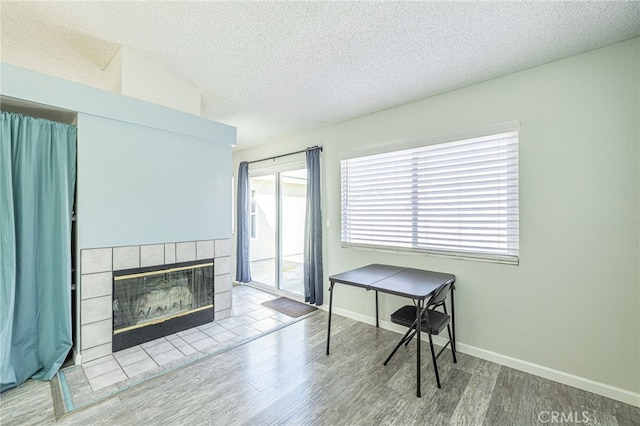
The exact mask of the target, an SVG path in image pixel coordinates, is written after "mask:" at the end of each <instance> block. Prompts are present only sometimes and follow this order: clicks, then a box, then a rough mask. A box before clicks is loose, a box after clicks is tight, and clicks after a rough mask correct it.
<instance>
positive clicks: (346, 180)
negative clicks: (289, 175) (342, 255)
mask: <svg viewBox="0 0 640 426" xmlns="http://www.w3.org/2000/svg"><path fill="white" fill-rule="evenodd" d="M341 169H342V170H341V171H342V176H341V182H342V201H341V204H342V223H341V225H342V244H343V246H346V247H369V248H381V249H392V250H406V251H419V252H426V253H431V254H440V255H451V256H456V257H462V258H477V259H484V260H491V261H498V262H505V263H513V264H517V263H518V249H519V238H518V235H519V225H518V133H517V132H509V133H501V134H496V135H491V136H485V137H478V138H473V139H465V140H461V141H455V142H448V143H440V144H436V145H429V146H423V147H419V148H413V149H406V150H402V151H395V152H388V153H383V154H377V155H370V156H366V157H359V158H352V159H347V160H343V161H342V162H341Z"/></svg>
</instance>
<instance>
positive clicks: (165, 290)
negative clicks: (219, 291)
mask: <svg viewBox="0 0 640 426" xmlns="http://www.w3.org/2000/svg"><path fill="white" fill-rule="evenodd" d="M213 276H214V272H213V259H203V260H198V261H194V262H183V263H175V264H172V265H161V266H154V267H148V268H137V269H128V270H121V271H114V272H113V339H112V351H113V352H116V351H119V350H122V349H126V348H129V347H131V346H135V345H139V344H142V343H145V342H148V341H151V340H155V339H158V338H160V337H163V336H166V335H169V334H173V333H177V332H179V331H182V330H186V329H188V328H192V327H196V326H198V325H202V324H205V323H207V322H212V321H213V319H214V309H213V308H214V307H213V300H214V288H213V283H214V279H213Z"/></svg>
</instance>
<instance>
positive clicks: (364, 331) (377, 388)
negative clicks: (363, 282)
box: [0, 311, 640, 426]
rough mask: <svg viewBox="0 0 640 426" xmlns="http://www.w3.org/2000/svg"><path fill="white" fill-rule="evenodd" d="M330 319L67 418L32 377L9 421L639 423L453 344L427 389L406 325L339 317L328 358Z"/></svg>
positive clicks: (5, 408) (16, 397)
mask: <svg viewBox="0 0 640 426" xmlns="http://www.w3.org/2000/svg"><path fill="white" fill-rule="evenodd" d="M326 319H327V315H326V313H325V312H322V311H318V312H316V313H314V314H312V315H310V316H309V317H308V318H306V319H304V320H302V321H300V322H297V323H295V324H293V325H290V326H288V327H285V328H283V329H281V330H278V331H276V332H274V333H271V334H269V335H266V336H263V337H260V338H258V339H256V340H254V341H252V342H249V343H247V344H244V345H242V346H239V347H236V348H234V349H232V350H229V351H227V352H224V353H221V354H218V355H216V356H213V357H211V358H207V359H203V360H200V361H197V362H195V363H193V364H190V365H188V366H185V367H182V368H179V369H176V370H173V371H171V372H168V373H166V374H164V375H162V376H160V377H156V378H153V379H151V380H148V381H146V382H143V383H141V384H139V385H137V386H134V387H132V388H130V389H128V390H126V391H123V392H120V393H118V394H117V395H115V396H113V397H110V398H108V399H105V400H102V401H100V402H98V403H96V404H94V405H91V406H89V407H86V408H83V409H80V410H77V411H73V412H71V413H68V414H66V415H64V416H62V418H60V419H58V420H57V422H56V418H55V413H54V410H53V401H52V395H51V386H50V384H49V383H48V382H36V381H28V382H27V383H25V384H24V385H22V386H20V387H18V388H16V389H11V390H9V391H7V392H5V393H3V394H2V397H1V407H2V409H1V417H0V424H2V425H3V426H5V425H47V424H54V423H55V424H62V425H133V424H153V425H273V424H285V425H414V424H419V425H432V424H433V425H445V424H447V425H536V424H550V423H551V422H549V421H548V419H549V416H550V415H551V413H552V412H556V413H561V414H563V415H564V418H565V420H567V419H568V418H569V417H568V416H571V419H572V420H573V423H574V424H580V423H582V424H584V423H587V422H585V421H584V420H588V423H587V424H593V425H622V426H626V425H629V426H630V425H638V424H640V409H639V408H636V407H632V406H630V405H626V404H623V403H620V402H617V401H613V400H610V399H607V398H604V397H601V396H598V395H594V394H591V393H588V392H584V391H581V390H578V389H575V388H571V387H569V386H565V385H561V384H558V383H555V382H552V381H549V380H546V379H542V378H540V377H536V376H532V375H530V374H526V373H523V372H520V371H516V370H513V369H510V368H506V367H502V366H499V365H497V364H493V363H490V362H487V361H484V360H481V359H478V358H474V357H470V356H468V355H465V354H459V356H458V363H457V364H454V363H453V361H452V359H451V356H450V353H448V352H445V353H443V355H442V356H441V357H440V359H439V360H438V361H439V363H438V366H439V368H440V377H441V381H442V389H437V388H436V384H435V377H434V375H433V369H432V367H431V362H430V359H431V358H430V354H429V349H428V345H423V351H424V352H423V354H422V356H423V367H422V378H423V379H422V395H423V396H422V398H417V397H416V396H415V344H413V343H412V344H410V345H409V347H408V348H405V347H403V348H401V349H400V350H399V351H398V353H397V354H396V356H395V357H394V358H393V360H392V361H391V362H390V363H389V364H388V365H387V366H386V367H384V366H383V365H382V362H383V361H384V359H385V358H386V356H387V355H388V353H389V352H390V350H391V349H392V348H393V347H394V345H395V343H396V342H397V341H398V339H399V338H400V335H398V334H396V333H393V332H390V331H388V330H382V329H376V328H375V327H373V326H370V325H366V324H363V323H359V322H356V321H353V320H350V319H347V318H344V317H340V316H338V315H334V317H333V322H332V339H331V355H330V356H326V355H325V345H326ZM547 413H549V414H547ZM583 414H584V415H586V418H585V417H584V416H583ZM564 423H565V424H567V423H569V422H567V421H565V422H564Z"/></svg>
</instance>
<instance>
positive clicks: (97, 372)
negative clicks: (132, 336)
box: [82, 355, 120, 379]
mask: <svg viewBox="0 0 640 426" xmlns="http://www.w3.org/2000/svg"><path fill="white" fill-rule="evenodd" d="M82 369H83V370H84V374H85V375H86V376H87V379H91V378H93V377H96V376H101V375H103V374H106V373H109V372H110V371H114V370H119V369H120V364H118V362H117V361H116V360H115V359H114V358H113V356H111V355H109V356H106V357H104V358H100V359H97V360H95V361H91V362H88V363H86V364H83V365H82Z"/></svg>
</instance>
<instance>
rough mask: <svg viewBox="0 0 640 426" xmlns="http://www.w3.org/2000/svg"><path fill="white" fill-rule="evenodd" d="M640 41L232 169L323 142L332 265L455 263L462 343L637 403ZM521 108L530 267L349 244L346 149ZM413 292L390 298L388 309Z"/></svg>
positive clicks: (315, 137)
mask: <svg viewBox="0 0 640 426" xmlns="http://www.w3.org/2000/svg"><path fill="white" fill-rule="evenodd" d="M639 47H640V39H637V38H636V39H633V40H629V41H626V42H623V43H620V44H616V45H613V46H609V47H606V48H603V49H599V50H595V51H592V52H588V53H586V54H582V55H579V56H574V57H571V58H567V59H564V60H560V61H557V62H553V63H550V64H547V65H543V66H540V67H536V68H532V69H529V70H526V71H523V72H519V73H515V74H512V75H508V76H505V77H503V78H499V79H495V80H491V81H487V82H485V83H482V84H477V85H474V86H470V87H467V88H464V89H461V90H457V91H453V92H449V93H445V94H442V95H439V96H434V97H432V98H428V99H425V100H422V101H418V102H415V103H411V104H407V105H403V106H400V107H397V108H392V109H389V110H386V111H382V112H380V113H376V114H371V115H368V116H364V117H361V118H357V119H354V120H350V121H347V122H344V123H340V124H337V125H333V126H327V127H324V128H320V129H317V130H314V131H309V132H306V133H302V134H298V135H294V136H292V137H288V138H283V139H280V140H276V141H273V142H272V143H271V144H269V145H266V146H264V147H261V148H255V149H251V150H243V151H239V152H237V153H234V156H233V158H234V164H235V166H234V170H235V169H236V168H237V163H238V162H239V161H242V160H252V159H257V158H263V157H266V156H269V155H275V154H280V153H285V152H290V151H295V150H299V149H303V148H305V147H308V146H313V145H322V146H323V147H324V152H323V154H322V173H323V188H324V190H323V191H324V192H323V196H324V199H323V214H324V218H325V220H328V221H329V222H330V223H326V224H325V229H324V235H325V238H324V242H325V246H324V256H325V263H324V266H325V270H324V273H325V277H328V276H329V275H331V274H334V273H338V272H341V271H344V270H348V269H351V268H355V267H359V266H363V265H366V264H369V263H376V262H378V263H389V264H396V265H403V266H411V267H419V268H426V269H432V270H436V271H443V272H451V273H454V274H456V276H457V278H458V280H457V288H458V291H457V296H456V302H457V313H458V316H457V330H458V335H457V337H458V340H459V342H460V345H459V347H460V350H462V351H464V352H467V353H470V354H473V355H476V356H480V357H483V358H486V359H491V360H494V361H497V362H500V363H502V364H506V365H511V366H514V367H516V368H520V369H523V370H526V371H530V372H533V373H535V374H540V375H543V376H546V377H550V378H553V379H555V380H558V381H561V382H564V383H569V384H572V385H574V386H578V387H581V388H583V389H587V390H591V391H594V392H597V393H601V394H605V395H609V396H613V397H615V398H618V399H622V400H625V401H627V402H631V403H636V404H638V401H640V363H639V362H638V359H640V285H639V283H640V229H639V225H640V224H639V220H638V218H639V216H640V214H639V210H640V200H639V194H640V176H639V173H638V170H639V165H640V159H639V152H638V151H639V146H640V140H639V138H640V136H639V135H640V128H639V122H640V120H639V118H640V79H639V78H638V76H639V75H640V60H639V56H638V53H639V50H640V49H639ZM511 120H518V121H519V122H520V124H521V128H520V265H519V266H509V265H501V264H495V263H482V262H475V261H465V260H455V259H449V258H440V257H433V256H421V255H401V254H393V253H385V252H380V251H366V250H356V249H351V248H348V249H347V248H341V244H340V169H339V167H340V160H341V159H343V158H345V157H347V156H353V155H355V154H357V153H360V152H367V151H371V150H372V149H373V150H380V149H383V150H391V149H394V148H395V147H401V146H406V145H411V144H416V143H418V144H419V143H420V142H421V141H423V142H424V141H432V140H435V139H439V138H441V137H442V136H443V135H453V136H455V135H456V134H458V132H461V131H462V132H467V133H469V132H470V133H472V134H473V132H474V129H475V130H477V129H483V128H486V127H487V126H493V125H496V124H499V123H504V122H508V121H511ZM445 139H446V137H445ZM329 224H330V227H329ZM325 281H326V280H325ZM326 289H327V285H326V284H325V292H326ZM373 297H374V295H373V294H372V293H366V292H362V291H360V290H358V289H355V288H348V287H346V286H342V287H338V288H337V292H336V297H335V306H336V307H337V310H338V311H339V312H342V313H345V314H348V315H350V316H352V317H355V318H359V319H362V320H367V321H370V320H371V318H372V317H373V316H374V312H375V311H374V303H373V300H374V299H373ZM325 300H326V301H327V302H328V300H329V297H328V296H327V295H326V294H325ZM404 303H406V301H404V300H401V299H399V298H396V297H391V296H384V297H382V298H381V319H388V318H389V314H390V313H391V312H393V310H395V309H396V308H397V307H399V306H400V305H401V304H404Z"/></svg>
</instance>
